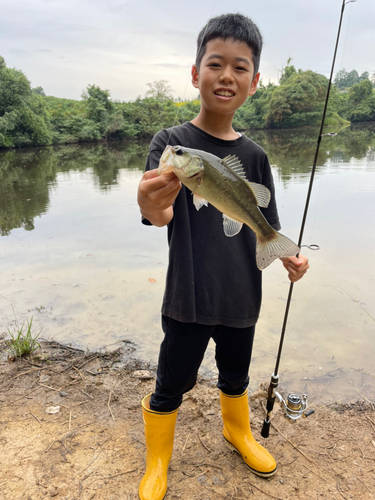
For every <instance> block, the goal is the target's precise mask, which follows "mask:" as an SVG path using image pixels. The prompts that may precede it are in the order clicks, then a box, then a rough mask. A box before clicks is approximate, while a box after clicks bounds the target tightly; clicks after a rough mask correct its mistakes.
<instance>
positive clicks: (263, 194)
mask: <svg viewBox="0 0 375 500" xmlns="http://www.w3.org/2000/svg"><path fill="white" fill-rule="evenodd" d="M247 183H248V185H249V187H250V188H251V190H252V192H253V193H254V196H255V198H256V199H257V205H258V207H262V208H267V207H268V204H269V202H270V200H271V193H270V190H269V189H267V188H266V186H263V184H258V183H256V182H250V181H248V182H247Z"/></svg>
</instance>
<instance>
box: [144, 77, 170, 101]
mask: <svg viewBox="0 0 375 500" xmlns="http://www.w3.org/2000/svg"><path fill="white" fill-rule="evenodd" d="M147 86H148V87H150V88H149V90H148V91H147V92H146V97H153V98H154V99H155V100H156V101H159V102H167V101H172V100H173V95H172V92H173V90H172V89H171V87H170V86H169V85H168V81H167V80H154V81H153V82H152V83H148V84H147Z"/></svg>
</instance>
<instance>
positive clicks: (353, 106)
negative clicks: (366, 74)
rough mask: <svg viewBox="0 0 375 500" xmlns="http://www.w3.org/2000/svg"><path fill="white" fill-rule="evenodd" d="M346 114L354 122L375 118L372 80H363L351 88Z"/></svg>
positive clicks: (374, 97)
mask: <svg viewBox="0 0 375 500" xmlns="http://www.w3.org/2000/svg"><path fill="white" fill-rule="evenodd" d="M346 116H347V118H348V119H349V120H350V121H353V122H361V121H373V120H375V94H374V91H373V89H372V83H371V82H370V80H362V81H361V82H360V83H357V84H355V85H353V86H352V87H351V88H350V89H349V92H348V101H347V110H346Z"/></svg>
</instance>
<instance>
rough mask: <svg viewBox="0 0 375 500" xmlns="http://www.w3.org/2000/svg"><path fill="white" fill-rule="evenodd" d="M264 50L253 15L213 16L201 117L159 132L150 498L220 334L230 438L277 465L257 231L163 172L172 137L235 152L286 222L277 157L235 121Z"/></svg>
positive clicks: (202, 70)
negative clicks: (267, 439)
mask: <svg viewBox="0 0 375 500" xmlns="http://www.w3.org/2000/svg"><path fill="white" fill-rule="evenodd" d="M261 48H262V37H261V34H260V32H259V30H258V28H257V26H256V25H255V24H254V23H253V22H252V21H251V20H250V19H248V18H246V17H244V16H242V15H240V14H228V15H223V16H219V17H216V18H213V19H211V20H210V21H208V23H207V25H206V26H205V27H204V28H203V29H202V31H201V33H200V34H199V37H198V50H197V57H196V62H195V64H194V65H193V67H192V72H191V74H192V84H193V86H194V87H195V88H197V89H199V93H200V96H201V109H200V112H199V115H198V116H197V117H196V118H194V120H192V121H191V122H187V123H185V124H184V125H180V126H177V127H173V128H172V129H169V130H162V131H161V132H159V133H158V134H157V135H156V136H155V137H154V139H153V140H152V142H151V145H150V153H149V156H148V159H147V165H146V173H145V174H144V175H143V177H142V179H141V182H140V184H139V191H138V203H139V206H140V209H141V214H142V216H143V223H144V224H153V225H155V226H165V225H168V241H169V246H170V252H169V267H168V272H167V282H166V289H165V294H164V300H163V306H162V326H163V331H164V334H165V337H164V340H163V342H162V344H161V347H160V354H159V364H158V374H157V381H156V388H155V392H154V393H153V394H152V395H151V396H150V395H149V396H146V397H145V398H144V399H143V401H142V407H143V416H144V422H145V434H146V445H147V467H146V473H145V475H144V477H143V479H142V481H141V484H140V487H139V496H140V499H141V500H161V499H162V498H164V496H165V493H166V490H167V469H168V464H169V461H170V458H171V455H172V448H173V438H174V426H175V422H176V417H177V411H178V407H179V406H180V404H181V402H182V396H183V394H184V393H186V392H187V391H189V390H190V389H192V388H193V386H194V385H195V382H196V377H197V372H198V369H199V366H200V364H201V361H202V359H203V355H204V352H205V350H206V347H207V344H208V342H209V339H210V338H211V337H212V338H213V339H214V341H215V343H216V355H215V357H216V363H217V366H218V370H219V379H218V384H217V385H218V388H219V389H220V402H221V410H222V417H223V421H224V429H223V434H224V438H225V440H226V443H227V445H228V446H229V447H230V448H231V449H233V450H234V451H237V452H238V453H239V454H240V455H241V456H242V458H243V460H244V461H245V463H246V465H247V466H248V467H249V468H250V470H251V471H252V472H254V473H255V474H257V475H259V476H261V477H270V476H271V475H273V474H274V473H275V472H276V462H275V460H274V459H273V457H272V456H271V455H270V454H269V453H268V452H267V451H266V450H265V449H264V448H263V447H262V446H261V445H260V444H258V443H257V442H256V441H255V440H254V438H253V436H252V434H251V430H250V424H249V408H248V397H247V386H248V382H249V377H248V372H249V366H250V359H251V351H252V345H253V339H254V330H255V323H256V321H257V319H258V315H259V310H260V303H261V271H259V270H258V269H257V267H256V264H255V235H254V233H253V232H252V231H251V230H250V229H249V228H248V227H245V226H244V227H243V228H242V230H241V231H240V233H239V234H238V235H236V236H235V237H233V238H228V237H226V236H225V234H224V232H223V222H222V214H221V213H220V212H219V211H218V210H216V209H215V208H214V207H212V206H208V207H207V208H206V207H204V208H202V209H201V210H200V211H199V212H197V210H196V209H195V207H194V206H193V202H192V196H191V192H190V191H189V190H187V189H186V188H185V187H181V184H180V182H179V180H178V178H177V177H175V176H174V174H167V175H161V176H158V174H157V171H156V168H157V167H158V163H159V159H160V156H161V154H162V152H163V150H164V149H165V147H166V146H167V145H168V144H170V145H172V146H175V145H181V146H185V147H189V148H193V149H199V150H203V151H207V152H208V153H212V154H214V155H216V156H218V157H219V158H224V157H226V156H228V155H235V156H237V157H238V158H239V159H240V161H241V163H242V164H243V167H244V170H245V172H246V174H247V178H248V180H250V181H253V182H257V183H260V184H263V185H265V186H266V187H268V189H269V190H270V191H271V202H270V204H269V206H268V208H267V209H262V211H263V213H264V215H265V217H266V218H267V220H268V222H269V224H270V225H272V226H273V227H274V228H275V229H276V230H279V229H280V224H279V219H278V215H277V209H276V204H275V197H274V186H273V180H272V174H271V169H270V166H269V162H268V159H267V156H266V155H265V153H264V151H263V150H262V149H261V148H260V147H259V146H258V145H257V144H255V143H254V142H253V141H251V140H250V139H248V138H247V137H245V136H244V135H241V134H239V133H237V132H235V131H234V130H233V128H232V121H233V117H234V114H235V112H236V110H237V109H238V108H239V107H240V106H241V105H242V104H243V103H244V102H245V100H246V99H247V97H248V96H250V95H253V94H254V93H255V92H256V89H257V84H258V81H259V73H258V68H259V59H260V53H261ZM282 261H283V264H284V267H285V268H286V269H287V271H288V273H289V278H290V280H291V281H298V280H299V279H300V278H301V277H302V276H303V275H304V274H305V273H306V271H307V269H308V267H309V265H308V260H307V258H306V257H303V256H300V257H299V258H298V259H297V257H295V256H291V257H289V258H284V259H282Z"/></svg>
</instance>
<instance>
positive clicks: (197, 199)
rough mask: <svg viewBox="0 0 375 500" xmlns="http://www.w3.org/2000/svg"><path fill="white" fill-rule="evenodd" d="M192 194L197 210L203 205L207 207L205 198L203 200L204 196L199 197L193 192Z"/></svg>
mask: <svg viewBox="0 0 375 500" xmlns="http://www.w3.org/2000/svg"><path fill="white" fill-rule="evenodd" d="M192 194H193V203H194V206H195V208H196V209H197V210H200V209H201V208H202V207H203V206H205V207H208V201H207V200H205V199H204V198H201V197H200V196H198V195H197V194H195V193H192Z"/></svg>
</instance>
